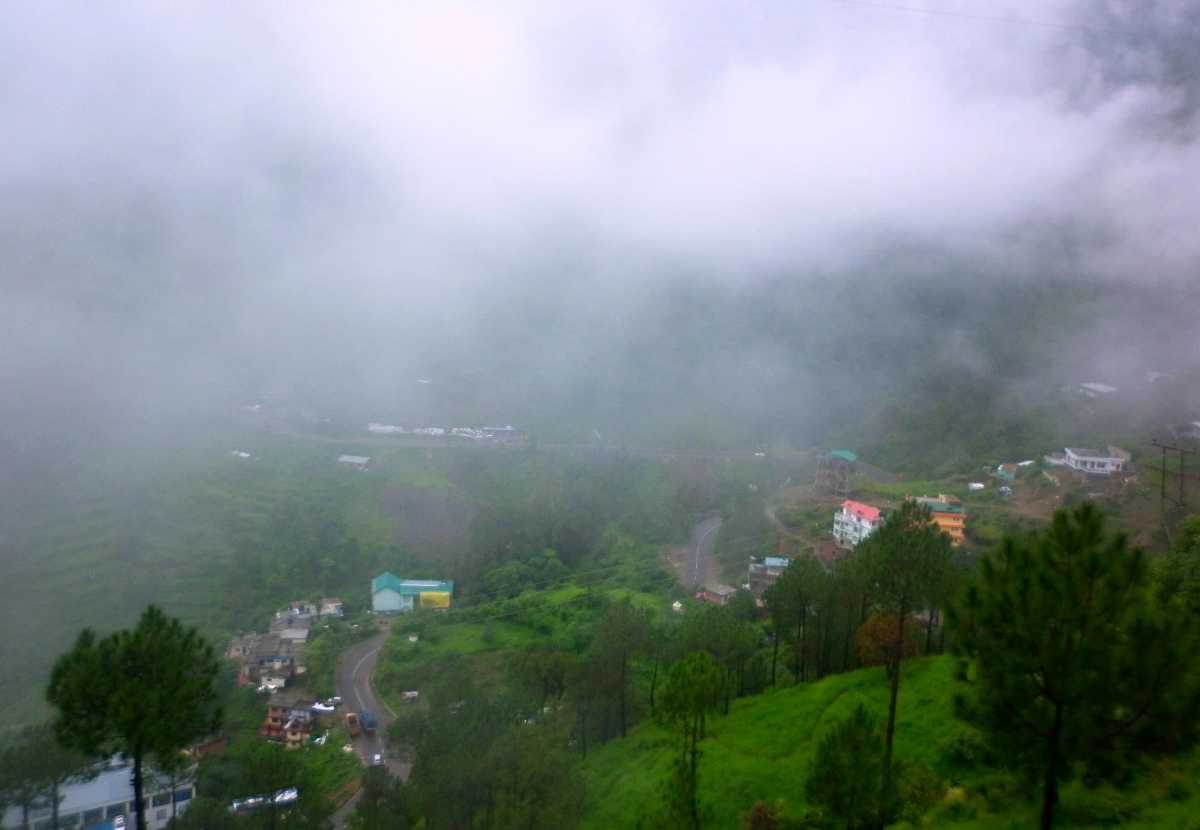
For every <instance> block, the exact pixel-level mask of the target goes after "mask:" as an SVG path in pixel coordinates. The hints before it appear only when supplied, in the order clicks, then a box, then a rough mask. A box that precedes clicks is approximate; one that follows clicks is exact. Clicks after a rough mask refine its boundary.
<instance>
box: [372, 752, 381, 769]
mask: <svg viewBox="0 0 1200 830" xmlns="http://www.w3.org/2000/svg"><path fill="white" fill-rule="evenodd" d="M371 766H373V767H379V766H383V755H381V754H380V753H378V752H376V753H375V754H374V755H372V756H371Z"/></svg>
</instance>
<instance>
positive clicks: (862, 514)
mask: <svg viewBox="0 0 1200 830" xmlns="http://www.w3.org/2000/svg"><path fill="white" fill-rule="evenodd" d="M842 509H843V510H845V511H846V512H847V513H853V514H854V515H855V516H858V518H860V519H866V520H867V521H868V522H877V521H879V515H880V513H879V508H878V507H872V506H871V505H869V504H863V503H862V502H861V501H854V499H846V500H845V501H844V502H842Z"/></svg>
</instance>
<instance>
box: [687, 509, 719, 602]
mask: <svg viewBox="0 0 1200 830" xmlns="http://www.w3.org/2000/svg"><path fill="white" fill-rule="evenodd" d="M720 529H721V517H720V516H709V517H708V518H707V519H705V520H704V521H702V522H700V524H698V525H696V526H694V527H693V528H692V539H691V542H690V543H689V553H688V566H687V582H688V584H690V585H693V586H694V587H697V588H703V587H704V585H705V578H706V577H707V575H708V563H709V560H710V559H711V558H712V554H713V548H714V547H715V546H716V544H717V531H718V530H720Z"/></svg>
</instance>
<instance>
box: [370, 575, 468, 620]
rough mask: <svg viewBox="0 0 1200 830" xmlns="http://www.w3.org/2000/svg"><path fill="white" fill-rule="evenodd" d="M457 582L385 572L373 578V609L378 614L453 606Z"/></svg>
mask: <svg viewBox="0 0 1200 830" xmlns="http://www.w3.org/2000/svg"><path fill="white" fill-rule="evenodd" d="M453 593H454V581H453V580H445V579H401V578H400V577H398V576H396V575H395V574H392V573H388V572H386V571H385V572H384V573H382V574H380V575H379V576H377V577H375V578H374V579H372V580H371V608H372V609H374V611H375V612H376V613H378V614H405V613H408V612H409V611H413V610H414V609H417V608H433V609H445V608H449V607H450V597H451V595H452V594H453Z"/></svg>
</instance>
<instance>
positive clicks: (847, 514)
mask: <svg viewBox="0 0 1200 830" xmlns="http://www.w3.org/2000/svg"><path fill="white" fill-rule="evenodd" d="M882 522H883V514H882V513H881V512H880V510H879V508H878V507H872V506H871V505H869V504H863V503H862V502H860V501H854V500H853V499H846V500H845V501H844V502H842V507H841V509H840V510H838V511H837V512H836V513H834V514H833V538H834V539H835V540H836V541H837V543H838V544H839V545H841V546H842V547H845V548H852V547H854V546H855V545H857V544H858V543H859V542H861V541H862V540H863V539H866V538H867V537H868V536H870V535H871V534H872V533H874V532H875V530H876V528H878V527H879V525H880V524H882Z"/></svg>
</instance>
